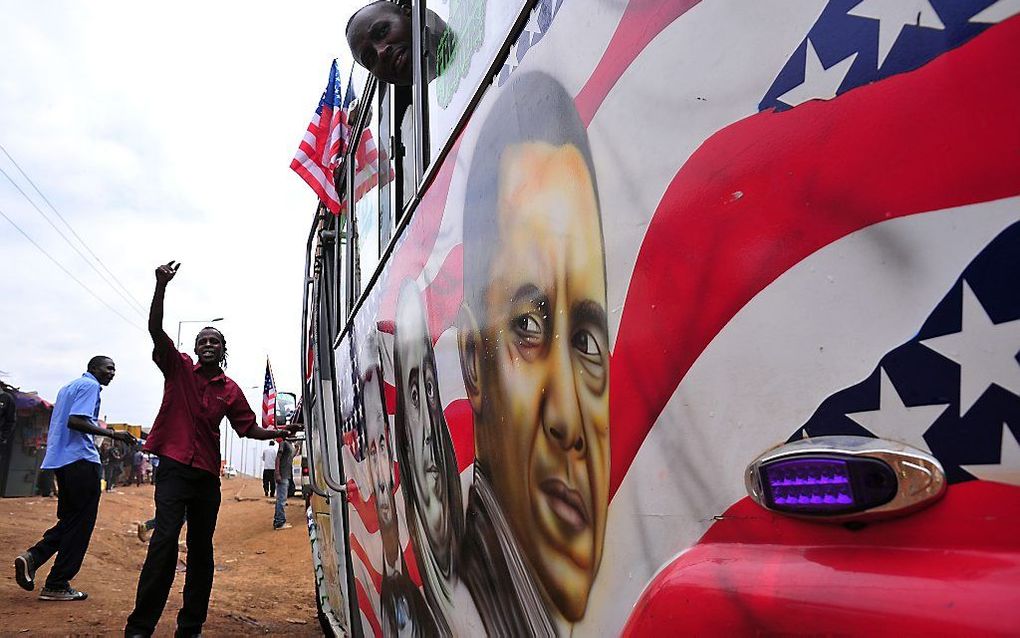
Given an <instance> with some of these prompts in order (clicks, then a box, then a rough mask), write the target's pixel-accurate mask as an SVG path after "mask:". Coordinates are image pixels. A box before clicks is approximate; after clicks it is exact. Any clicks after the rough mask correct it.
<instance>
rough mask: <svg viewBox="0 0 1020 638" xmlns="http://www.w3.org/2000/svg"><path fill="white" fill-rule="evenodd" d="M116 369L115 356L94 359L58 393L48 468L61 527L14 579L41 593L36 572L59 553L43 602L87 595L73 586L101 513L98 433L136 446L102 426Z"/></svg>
mask: <svg viewBox="0 0 1020 638" xmlns="http://www.w3.org/2000/svg"><path fill="white" fill-rule="evenodd" d="M115 372H116V367H115V366H114V364H113V359H111V358H110V357H103V356H98V357H92V359H90V360H89V365H88V372H86V373H85V374H83V375H82V376H81V377H79V378H77V379H75V380H74V381H72V382H70V383H68V384H67V385H65V386H64V387H63V388H61V389H60V392H59V393H57V402H56V403H55V404H54V406H53V415H52V416H51V417H50V430H49V434H48V436H47V442H46V457H45V458H44V459H43V463H42V469H44V470H46V469H49V470H53V472H54V474H56V477H57V488H58V489H59V490H60V491H59V494H58V496H57V524H56V525H54V526H53V527H51V528H50V529H48V530H46V533H45V534H43V537H42V540H40V541H39V542H38V543H36V544H35V545H34V546H33V547H32V548H31V549H29V550H28V551H26V552H25V553H24V554H21V555H20V556H18V557H17V558H16V559H14V576H15V580H17V581H18V584H19V585H21V587H22V588H23V589H27V590H28V591H32V590H33V589H35V571H36V569H38V568H39V566H40V565H42V564H43V563H45V562H46V561H48V560H49V559H50V557H52V556H53V555H54V554H56V555H57V559H56V561H54V563H53V567H52V568H51V569H50V573H49V575H48V576H47V577H46V584H45V586H44V587H43V590H42V592H41V593H40V594H39V599H40V600H85V599H86V598H87V597H88V594H86V593H85V592H83V591H77V590H76V589H74V588H73V587H71V579H72V578H74V577H75V576H76V575H77V574H78V570H79V569H81V563H82V561H83V560H84V559H85V552H86V550H87V549H88V547H89V541H90V540H91V539H92V529H93V528H94V527H95V525H96V514H97V513H98V512H99V493H100V491H101V489H100V476H101V474H102V466H101V465H100V464H99V452H98V451H96V444H95V441H94V440H93V435H99V436H109V437H113V438H114V439H117V440H120V441H125V442H128V443H132V444H133V443H134V437H133V436H131V435H130V434H129V433H127V432H114V431H113V430H106V429H103V428H101V427H99V393H100V391H101V390H102V386H105V385H109V384H110V381H112V380H113V376H114V373H115Z"/></svg>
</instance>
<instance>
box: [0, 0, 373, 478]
mask: <svg viewBox="0 0 1020 638" xmlns="http://www.w3.org/2000/svg"><path fill="white" fill-rule="evenodd" d="M360 4H362V2H360V1H359V0H332V1H325V0H315V1H313V0H306V1H303V2H300V3H250V2H239V1H234V2H226V1H219V2H197V1H185V2H173V3H147V2H144V3H143V2H127V1H109V0H107V1H104V2H55V1H51V2H36V1H34V0H17V1H16V0H0V14H2V15H3V20H0V59H2V60H4V63H3V68H2V70H0V145H2V146H3V148H4V149H6V150H7V152H9V153H10V155H11V156H12V157H13V158H14V160H15V161H16V162H17V163H18V164H19V165H20V166H21V168H22V169H24V171H25V172H26V173H27V175H28V176H29V177H30V178H31V180H32V181H33V182H35V184H36V185H37V186H38V187H39V189H40V190H41V191H42V193H43V194H44V195H45V196H46V198H48V199H49V201H50V202H52V204H53V205H54V206H55V208H56V209H57V211H59V213H60V214H61V215H62V216H63V217H64V218H65V219H66V220H67V221H68V222H69V223H70V225H71V226H72V227H73V228H74V230H75V232H77V233H78V235H80V236H81V238H82V239H83V240H84V241H85V243H86V244H87V245H88V247H89V249H91V250H92V251H94V252H95V253H96V254H97V255H98V256H99V258H100V259H101V260H102V261H103V263H104V264H105V265H106V266H107V267H108V268H109V270H110V271H112V273H113V274H114V275H115V276H116V278H117V279H119V280H120V282H122V283H123V284H124V286H125V287H126V288H127V291H128V292H129V293H130V296H129V295H128V294H123V296H122V295H118V294H117V292H115V290H114V287H112V286H110V285H109V284H108V283H106V282H105V281H104V280H103V279H102V278H101V277H100V276H99V274H97V273H96V272H95V271H94V270H93V269H92V267H90V266H89V264H88V263H87V262H86V260H85V259H83V258H82V257H81V256H79V255H78V254H77V253H76V252H75V251H74V250H73V249H72V248H71V247H70V246H68V244H67V243H65V241H64V240H63V239H61V237H60V235H59V234H57V232H56V231H55V230H54V229H53V228H52V227H51V226H50V225H49V224H48V223H47V222H46V220H45V219H44V218H43V216H42V215H41V214H40V213H39V212H37V211H36V210H35V208H33V206H32V204H30V203H29V202H28V201H27V200H26V199H25V198H24V197H23V196H22V195H21V194H20V193H19V192H18V190H17V189H16V188H15V186H13V185H12V184H11V182H10V181H8V179H7V178H6V177H4V176H3V175H2V174H0V212H2V213H3V214H4V215H6V216H7V217H9V218H10V219H11V220H12V221H13V222H14V223H15V224H17V225H18V226H20V227H21V229H23V230H24V231H25V233H27V234H28V235H29V236H30V237H31V238H32V240H34V241H35V242H36V243H38V244H39V245H40V246H42V247H43V248H44V249H45V250H46V251H47V252H48V253H49V254H50V255H52V256H53V258H54V259H55V260H56V261H58V262H59V263H60V264H61V265H62V266H63V267H64V268H66V269H67V270H68V271H69V272H70V273H71V274H72V275H73V276H74V277H76V278H78V279H79V280H80V281H81V282H82V283H83V284H84V285H85V286H87V287H88V288H89V289H91V290H92V291H93V292H94V294H95V295H96V296H98V297H99V298H100V299H102V302H100V301H99V300H97V299H96V297H95V296H93V295H92V294H90V293H89V292H88V291H86V290H85V289H84V288H83V287H82V286H80V285H79V284H77V283H76V282H75V281H74V280H73V279H72V278H71V277H70V276H68V275H67V274H65V273H64V272H62V271H61V269H60V268H59V267H58V266H56V265H54V263H53V262H52V261H50V260H49V259H48V258H47V257H46V256H45V255H44V254H43V253H42V252H40V250H39V249H38V248H36V247H35V246H33V245H32V243H30V242H29V240H28V239H26V238H25V237H24V236H23V235H22V234H21V233H20V232H18V231H17V230H16V229H15V228H14V226H12V224H11V223H10V222H9V221H8V220H6V219H4V218H3V217H0V272H2V273H3V276H2V277H0V308H2V311H0V371H3V372H2V375H3V376H2V378H3V379H4V380H5V381H7V382H8V383H11V384H13V385H15V386H18V387H20V388H22V389H24V390H36V391H38V392H39V393H40V394H41V395H42V396H44V397H45V398H47V399H49V400H53V399H54V398H55V397H56V393H57V390H59V388H60V387H61V386H62V385H64V384H65V383H67V382H68V381H70V380H71V379H73V378H75V377H77V376H79V375H80V374H81V373H82V372H84V369H85V364H86V362H87V361H88V359H89V357H91V356H92V355H94V354H108V355H110V356H111V357H113V358H114V360H115V361H116V364H117V377H116V379H114V381H113V383H112V384H111V385H110V386H109V387H108V388H106V389H105V390H104V392H103V405H102V414H103V415H105V417H106V418H107V419H108V420H110V421H113V422H119V421H127V422H130V423H137V424H142V425H144V426H146V427H148V426H149V425H151V423H152V420H153V418H154V417H155V415H156V411H157V410H158V408H159V403H160V398H161V396H162V377H161V375H160V373H159V371H158V370H157V369H156V367H155V365H153V363H152V361H151V358H150V356H151V350H152V346H151V341H150V339H149V336H148V334H147V333H146V332H145V330H144V326H145V315H146V313H147V309H148V305H149V300H150V299H151V296H152V286H153V282H154V277H153V270H154V269H155V267H156V266H157V265H159V264H160V263H165V262H167V261H169V260H171V259H176V260H178V261H180V262H182V264H183V266H182V267H181V269H180V272H179V273H178V275H177V277H176V278H175V279H174V281H173V282H172V283H171V284H170V287H169V289H168V292H167V301H166V316H165V319H164V328H165V329H166V332H167V333H168V334H169V335H170V336H171V338H175V337H176V332H177V326H178V323H177V322H178V321H182V320H202V319H211V318H214V317H224V320H223V321H222V322H219V323H218V324H216V325H217V326H218V327H220V328H221V329H222V330H223V332H224V333H225V335H226V337H227V342H228V348H229V353H230V364H229V367H228V369H227V373H228V375H229V376H231V377H232V378H233V379H234V380H235V381H237V383H238V384H239V385H240V386H241V387H242V388H244V389H245V393H246V395H247V397H248V400H249V402H251V404H252V407H253V408H254V409H256V411H258V410H259V404H260V403H261V394H262V382H263V373H264V370H265V361H266V357H267V356H268V357H269V359H270V360H271V362H272V365H273V370H274V373H275V377H276V382H277V386H278V387H279V389H280V390H283V391H292V392H296V391H297V390H298V388H299V383H300V379H299V377H300V372H299V365H300V360H299V356H300V353H299V349H300V348H299V339H300V329H299V325H300V299H301V298H300V294H301V276H302V268H303V266H304V242H305V239H306V238H307V233H308V229H309V226H310V223H311V218H312V215H313V213H314V210H315V204H316V198H315V195H314V194H313V193H312V191H311V189H309V188H308V187H307V186H306V185H305V184H304V182H302V181H301V179H300V178H299V177H298V176H297V175H296V174H295V173H294V172H293V171H291V170H290V168H289V163H290V160H291V158H292V157H293V156H294V152H295V150H296V149H297V145H298V142H299V141H300V139H301V136H302V134H303V132H304V130H305V128H306V127H307V125H308V122H309V120H310V118H311V115H312V112H313V110H314V108H315V106H316V104H317V102H318V99H319V96H320V94H321V93H322V90H323V88H324V87H325V84H326V80H327V79H328V73H329V67H330V62H331V61H332V59H333V58H334V57H338V56H339V57H341V61H342V62H344V67H345V68H346V69H349V62H348V61H347V60H349V59H350V58H349V52H348V51H347V47H346V43H345V41H344V39H343V33H342V32H343V26H344V24H345V23H346V20H347V17H348V16H349V14H350V13H351V11H352V10H353V9H354V8H356V7H357V6H360ZM356 86H357V85H356ZM359 88H360V87H359ZM0 168H2V169H3V171H4V172H6V173H7V174H8V175H10V177H11V178H13V179H14V180H15V181H16V182H17V184H18V186H20V187H21V188H22V190H24V191H25V192H26V193H27V194H28V195H29V196H31V197H32V199H33V201H34V202H35V203H36V205H38V206H39V207H40V208H41V209H42V211H43V212H45V213H47V214H48V216H49V218H50V219H51V220H52V221H53V223H54V224H56V225H57V226H58V227H60V228H61V230H63V231H64V234H65V235H67V236H68V237H69V238H70V239H71V240H72V242H75V243H76V245H77V242H76V241H75V238H74V236H73V235H72V234H71V232H70V231H68V230H67V228H66V227H64V225H63V223H62V222H61V220H60V219H59V218H58V217H57V216H56V215H55V214H54V213H53V211H52V210H51V209H50V208H49V207H48V206H47V204H46V203H45V202H44V201H43V200H42V199H41V198H40V197H39V196H38V195H37V194H36V193H35V192H34V190H33V189H32V187H31V185H30V184H29V183H28V182H27V181H26V180H25V178H24V177H22V176H21V175H20V174H19V172H18V169H17V168H16V167H15V166H14V164H13V163H12V162H11V160H10V159H9V158H8V157H7V156H6V155H4V154H3V153H2V152H0ZM79 249H81V250H82V252H83V253H84V254H85V255H86V256H88V255H89V253H88V251H87V250H85V249H84V248H82V247H81V246H80V245H79ZM89 261H93V262H94V260H92V259H91V257H90V259H89ZM97 268H99V270H100V271H102V267H100V266H98V265H97ZM104 274H105V272H104ZM125 297H126V299H125ZM139 302H140V305H141V306H142V308H139V307H138V304H139ZM104 303H105V304H108V305H109V306H111V307H112V308H113V309H111V308H109V307H107V305H104ZM118 313H119V315H123V317H126V318H127V320H125V319H124V318H122V317H121V316H119V315H118ZM202 325H203V324H202V323H188V324H184V325H183V329H182V340H183V342H184V344H185V349H187V350H188V351H190V346H191V344H193V339H194V335H195V333H196V332H197V331H198V329H199V328H201V326H202ZM252 386H257V387H255V388H254V389H253V388H252ZM249 447H252V446H249ZM234 462H235V464H239V462H240V457H239V456H236V457H235V459H234Z"/></svg>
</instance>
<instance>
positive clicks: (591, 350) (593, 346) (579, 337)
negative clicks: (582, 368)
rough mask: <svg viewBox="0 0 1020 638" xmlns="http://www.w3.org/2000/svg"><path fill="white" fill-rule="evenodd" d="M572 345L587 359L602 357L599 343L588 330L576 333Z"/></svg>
mask: <svg viewBox="0 0 1020 638" xmlns="http://www.w3.org/2000/svg"><path fill="white" fill-rule="evenodd" d="M571 343H572V344H573V346H574V348H576V349H577V351H578V352H580V353H581V354H583V355H585V356H587V357H601V355H602V351H601V350H599V344H598V341H596V339H595V337H594V335H592V334H591V333H590V332H588V331H587V330H579V331H578V332H577V333H575V334H574V337H573V339H572V340H571Z"/></svg>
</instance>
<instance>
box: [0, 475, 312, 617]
mask: <svg viewBox="0 0 1020 638" xmlns="http://www.w3.org/2000/svg"><path fill="white" fill-rule="evenodd" d="M152 489H153V488H152V486H151V485H143V486H141V487H125V488H117V489H116V490H115V491H114V492H111V493H106V494H104V495H103V499H102V501H101V503H100V505H99V520H98V522H97V523H96V530H95V532H94V533H93V535H92V543H91V545H90V546H89V553H88V555H87V556H86V558H85V564H84V566H83V567H82V570H81V572H80V573H79V574H78V577H77V578H76V579H75V580H74V582H73V583H72V584H73V585H74V586H75V587H76V588H78V589H80V590H83V591H86V592H88V594H89V598H88V600H86V601H83V602H73V603H55V602H42V601H39V600H37V599H36V595H37V594H38V592H39V589H40V588H41V587H42V582H43V581H44V580H45V577H46V574H47V573H48V571H49V566H50V565H51V564H52V562H51V563H49V564H47V565H46V566H44V567H43V568H42V569H40V570H39V574H37V576H36V591H35V592H26V591H24V590H23V589H21V588H20V587H18V585H17V583H15V582H14V570H13V567H11V565H12V564H13V560H14V557H15V556H16V555H17V554H19V553H20V552H22V551H24V550H25V549H27V548H28V547H29V546H30V545H31V544H33V543H35V542H36V541H37V540H38V539H39V538H40V537H41V535H42V533H43V532H44V531H45V530H46V529H47V528H48V527H49V526H51V525H52V524H53V523H54V522H55V521H56V507H57V500H56V499H55V498H53V499H47V498H40V497H34V498H6V499H0V548H2V549H0V554H2V555H0V561H2V562H0V568H2V569H3V570H4V571H3V579H2V580H0V635H3V636H8V635H16V636H17V635H21V636H26V635H44V636H67V635H75V636H108V635H109V636H113V635H117V634H120V635H123V630H124V621H125V619H126V617H127V614H128V613H130V611H131V607H132V603H133V602H134V593H135V587H136V585H137V583H138V571H139V569H140V568H141V566H142V561H143V560H144V559H145V550H146V545H145V544H144V543H142V542H141V541H139V540H138V537H137V535H136V533H135V527H134V525H133V524H132V522H133V521H136V520H139V519H145V518H149V517H151V516H152V512H153V505H152ZM237 496H240V498H241V499H242V500H237V498H235V497H237ZM303 507H304V506H303V501H302V500H301V499H299V498H292V499H290V501H289V506H288V507H287V519H288V521H289V522H290V523H292V524H293V525H294V527H293V528H292V529H287V530H282V531H273V529H272V518H273V504H272V503H269V502H267V501H266V499H265V498H264V496H263V493H262V485H261V482H260V481H257V480H255V479H250V478H234V479H230V480H224V481H223V501H222V505H221V506H220V515H219V522H218V523H217V527H216V536H215V539H214V543H215V548H216V577H215V581H214V583H213V592H212V600H211V602H210V606H209V620H208V622H207V623H206V625H205V634H207V635H210V636H238V635H288V636H317V635H321V634H320V631H319V624H318V621H317V620H316V616H315V598H314V594H313V587H312V568H311V557H310V554H309V548H308V532H307V528H306V526H305V515H304V509H303ZM182 538H183V535H182ZM182 556H183V555H182ZM183 587H184V572H183V566H179V567H178V574H177V578H176V579H175V580H174V585H173V589H172V591H171V594H170V599H169V601H168V602H167V606H166V610H165V611H164V612H163V618H162V620H161V621H160V624H159V627H158V628H157V630H156V635H157V636H170V635H172V634H173V629H174V619H175V617H176V614H177V610H178V609H180V606H181V590H182V589H183Z"/></svg>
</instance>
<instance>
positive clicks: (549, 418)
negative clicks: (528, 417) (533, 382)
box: [542, 339, 585, 454]
mask: <svg viewBox="0 0 1020 638" xmlns="http://www.w3.org/2000/svg"><path fill="white" fill-rule="evenodd" d="M556 341H557V344H561V343H564V342H565V341H566V340H564V339H558V340H556ZM553 350H554V352H552V353H550V357H551V360H550V363H551V365H550V370H549V376H548V377H547V381H546V386H545V394H544V405H543V415H542V416H543V423H544V424H545V430H546V434H548V436H549V438H551V439H552V440H553V441H554V442H555V443H556V444H557V445H558V446H560V448H562V449H563V451H564V452H568V453H569V452H570V451H573V452H576V453H578V454H584V453H585V440H584V426H583V424H582V421H581V406H580V404H579V403H578V397H577V388H576V387H575V385H574V375H573V368H572V366H571V362H570V352H569V350H568V349H567V348H563V347H557V346H554V347H553Z"/></svg>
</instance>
